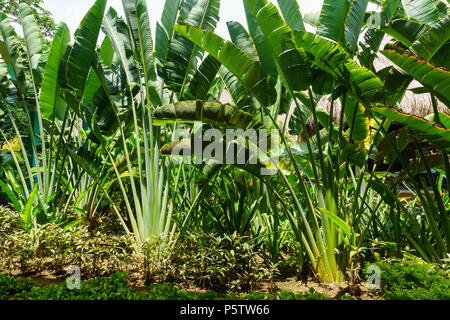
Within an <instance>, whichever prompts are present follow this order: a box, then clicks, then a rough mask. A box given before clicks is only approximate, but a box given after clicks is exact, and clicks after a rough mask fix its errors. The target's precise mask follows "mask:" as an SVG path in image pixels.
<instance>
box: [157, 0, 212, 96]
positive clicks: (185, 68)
mask: <svg viewBox="0 0 450 320" xmlns="http://www.w3.org/2000/svg"><path fill="white" fill-rule="evenodd" d="M219 9H220V0H199V1H198V2H197V4H196V5H195V6H194V7H193V8H192V9H191V12H190V13H189V15H188V16H187V18H186V20H185V21H184V22H185V23H187V24H190V25H192V26H195V27H198V28H200V29H203V30H208V31H214V30H215V29H216V26H217V22H218V20H219ZM202 54H203V51H202V50H201V49H200V48H199V47H198V46H196V44H194V43H193V42H192V41H189V40H188V39H186V38H184V37H182V36H181V35H179V34H175V35H174V37H173V39H172V41H171V42H170V45H169V48H168V51H167V56H166V65H165V73H164V74H165V76H166V82H167V85H168V86H169V87H170V88H171V89H173V90H174V91H176V92H177V93H178V94H179V96H180V97H181V96H183V94H184V91H185V90H186V89H187V85H188V83H189V81H190V80H191V77H192V75H193V73H194V72H195V69H196V67H197V60H198V59H201V58H202Z"/></svg>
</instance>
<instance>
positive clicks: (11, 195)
mask: <svg viewBox="0 0 450 320" xmlns="http://www.w3.org/2000/svg"><path fill="white" fill-rule="evenodd" d="M0 189H1V190H2V192H3V193H4V194H6V196H7V197H8V199H9V200H10V201H11V203H12V204H13V206H14V209H16V211H17V212H22V209H23V208H22V205H21V204H20V202H19V200H18V199H17V197H16V195H15V194H14V192H13V191H11V189H10V187H9V186H8V185H7V184H5V183H4V182H3V181H1V180H0Z"/></svg>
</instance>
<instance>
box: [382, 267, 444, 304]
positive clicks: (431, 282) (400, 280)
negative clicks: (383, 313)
mask: <svg viewBox="0 0 450 320" xmlns="http://www.w3.org/2000/svg"><path fill="white" fill-rule="evenodd" d="M377 265H378V266H379V267H380V269H381V279H382V286H383V292H384V297H385V298H386V299H387V300H449V299H450V277H449V274H448V273H447V272H445V271H443V270H439V269H437V268H436V267H435V266H432V265H429V264H426V263H418V262H413V261H401V262H393V263H388V262H379V263H377Z"/></svg>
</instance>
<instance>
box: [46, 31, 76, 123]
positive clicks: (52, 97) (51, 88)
mask: <svg viewBox="0 0 450 320" xmlns="http://www.w3.org/2000/svg"><path fill="white" fill-rule="evenodd" d="M69 41H70V31H69V28H68V27H67V25H66V24H65V23H60V24H59V25H58V27H57V29H56V33H55V37H54V38H53V42H52V46H51V49H50V53H49V55H48V60H47V64H46V66H45V72H44V78H43V80H42V87H41V94H40V101H39V106H40V109H41V114H42V117H43V118H44V119H46V120H50V121H51V120H52V119H53V117H55V118H56V119H58V120H62V119H63V117H64V114H65V107H64V105H58V104H57V101H58V99H57V97H58V95H59V93H58V87H59V84H58V68H59V63H60V61H61V59H62V58H63V56H64V52H65V51H66V48H67V44H68V43H69Z"/></svg>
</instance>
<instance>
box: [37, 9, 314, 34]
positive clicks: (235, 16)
mask: <svg viewBox="0 0 450 320" xmlns="http://www.w3.org/2000/svg"><path fill="white" fill-rule="evenodd" d="M169 1H170V0H169ZM94 2H95V1H94V0H63V1H61V0H45V1H44V7H45V9H47V10H49V11H50V12H52V14H53V17H54V18H55V21H56V22H57V23H58V22H61V21H64V22H65V23H67V24H68V26H69V28H70V30H71V32H72V34H73V33H74V32H75V30H76V29H77V27H78V25H79V23H80V22H81V20H82V19H83V17H84V15H85V14H86V12H87V11H88V10H89V8H90V7H91V6H92V5H93V4H94ZM147 2H148V10H149V14H150V19H151V23H152V26H153V30H155V29H154V28H155V26H156V21H159V20H160V19H161V13H162V10H163V8H164V3H165V0H147ZM272 2H275V3H276V1H272ZM322 3H323V0H299V5H300V10H301V11H302V14H305V13H307V12H312V11H319V10H320V9H321V7H322ZM108 6H112V7H114V9H116V10H117V11H118V12H119V14H120V15H123V10H122V1H121V0H108ZM227 21H239V22H241V23H242V24H243V25H244V26H246V19H245V12H244V5H243V0H222V1H221V8H220V21H219V25H218V27H217V30H216V33H217V34H219V35H220V36H222V37H224V38H227V39H229V36H228V29H227V26H226V22H227Z"/></svg>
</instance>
